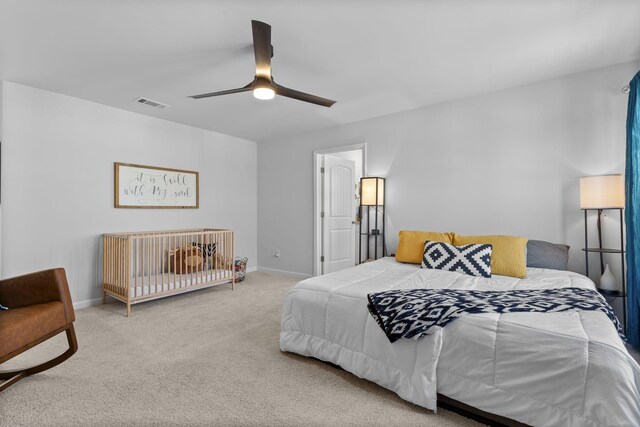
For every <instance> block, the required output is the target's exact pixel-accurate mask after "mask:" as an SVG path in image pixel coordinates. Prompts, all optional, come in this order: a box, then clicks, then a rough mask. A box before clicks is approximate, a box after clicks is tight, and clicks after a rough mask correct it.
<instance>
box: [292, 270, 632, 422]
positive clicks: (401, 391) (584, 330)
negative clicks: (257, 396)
mask: <svg viewBox="0 0 640 427" xmlns="http://www.w3.org/2000/svg"><path fill="white" fill-rule="evenodd" d="M564 287H580V288H588V289H595V285H594V284H593V282H592V281H591V280H589V279H588V278H586V277H585V276H582V275H580V274H577V273H573V272H568V271H557V270H546V269H537V268H529V269H527V277H526V278H525V279H516V278H512V277H505V276H497V275H494V276H493V277H491V278H479V277H471V276H466V275H462V274H459V273H454V272H447V271H441V270H426V269H420V267H419V266H417V265H411V264H402V263H398V262H396V261H395V260H394V259H393V258H383V259H380V260H378V261H374V262H370V263H365V264H362V265H359V266H357V267H354V268H349V269H346V270H342V271H338V272H335V273H331V274H327V275H325V276H318V277H313V278H310V279H307V280H303V281H302V282H300V283H298V284H297V285H295V286H294V287H293V288H292V289H291V290H290V291H289V293H288V294H287V297H286V299H285V302H284V305H283V311H282V323H281V332H280V348H281V350H282V351H288V352H294V353H298V354H301V355H304V356H310V357H315V358H317V359H320V360H324V361H327V362H331V363H334V364H337V365H339V366H341V367H342V368H343V369H345V370H347V371H349V372H352V373H353V374H355V375H357V376H359V377H361V378H365V379H368V380H370V381H373V382H375V383H377V384H379V385H381V386H383V387H385V388H387V389H389V390H392V391H394V392H395V393H397V394H398V395H399V396H400V397H402V398H403V399H405V400H407V401H409V402H412V403H415V404H418V405H421V406H423V407H426V408H428V409H432V410H434V411H435V410H436V409H437V407H436V405H437V393H442V394H444V395H446V396H448V397H450V398H452V399H455V400H458V401H460V402H463V403H466V404H468V405H471V406H474V407H476V408H478V409H481V410H483V411H486V412H490V413H493V414H496V415H501V416H504V417H508V418H511V419H513V420H516V421H519V422H522V423H526V424H530V425H540V426H605V425H607V426H608V425H623V426H627V425H640V392H639V390H640V366H638V364H637V363H636V362H635V360H633V358H632V357H631V356H630V355H629V353H628V352H627V350H626V348H625V346H624V343H623V341H622V340H621V338H620V337H619V335H618V333H617V331H616V329H615V327H614V326H613V323H612V322H611V320H609V319H608V318H607V317H606V315H605V314H604V313H601V312H598V311H580V312H578V311H576V312H563V313H504V314H472V315H467V316H464V317H462V318H460V319H457V320H455V321H454V322H452V323H451V324H450V325H448V326H446V327H445V328H443V329H438V330H437V331H436V332H435V333H434V334H431V335H428V336H425V337H423V338H420V339H418V340H409V339H401V340H399V341H398V342H395V343H393V344H391V343H390V342H389V340H388V339H387V337H386V336H385V334H384V332H383V331H382V330H381V329H380V327H379V326H378V325H377V323H376V322H375V320H374V319H373V318H372V317H371V315H370V314H369V312H368V310H367V299H366V296H367V294H368V293H372V292H381V291H386V290H390V289H413V288H432V289H446V288H448V289H476V290H512V289H551V288H564Z"/></svg>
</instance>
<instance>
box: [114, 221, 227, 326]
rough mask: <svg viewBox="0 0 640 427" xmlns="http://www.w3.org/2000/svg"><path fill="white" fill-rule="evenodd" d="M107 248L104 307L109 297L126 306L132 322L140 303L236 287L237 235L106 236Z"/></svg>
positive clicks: (203, 231) (189, 232) (204, 230)
mask: <svg viewBox="0 0 640 427" xmlns="http://www.w3.org/2000/svg"><path fill="white" fill-rule="evenodd" d="M102 245H103V255H102V280H103V283H102V303H103V304H104V303H105V302H106V297H107V295H109V296H111V297H113V298H115V299H117V300H119V301H122V302H124V303H126V304H127V317H129V316H130V315H131V305H132V304H137V303H139V302H144V301H150V300H154V299H157V298H163V297H166V296H170V295H175V294H180V293H183V292H189V291H193V290H197V289H203V288H208V287H211V286H215V285H219V284H223V283H231V289H234V288H235V268H234V235H233V230H227V229H215V228H200V229H189V230H172V231H152V232H133V233H131V232H129V233H114V234H104V235H103V239H102ZM214 246H215V250H212V248H213V247H214ZM211 252H214V253H211Z"/></svg>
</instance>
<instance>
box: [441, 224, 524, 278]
mask: <svg viewBox="0 0 640 427" xmlns="http://www.w3.org/2000/svg"><path fill="white" fill-rule="evenodd" d="M528 240H529V239H527V238H526V237H516V236H461V235H460V234H454V236H453V244H454V245H456V246H462V245H470V244H473V243H484V244H490V245H492V246H493V251H492V253H491V274H499V275H501V276H511V277H519V278H523V277H527V257H526V254H525V248H526V246H527V241H528Z"/></svg>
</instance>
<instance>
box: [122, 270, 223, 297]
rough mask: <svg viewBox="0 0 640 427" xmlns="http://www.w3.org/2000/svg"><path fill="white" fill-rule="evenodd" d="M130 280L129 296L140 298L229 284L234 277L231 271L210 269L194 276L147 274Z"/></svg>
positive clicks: (195, 273) (166, 273) (196, 272)
mask: <svg viewBox="0 0 640 427" xmlns="http://www.w3.org/2000/svg"><path fill="white" fill-rule="evenodd" d="M129 280H130V287H129V296H130V297H131V298H140V297H145V296H149V295H154V294H157V293H160V292H167V291H173V290H175V289H180V288H189V287H195V286H203V287H205V286H210V285H212V284H222V283H228V282H230V281H231V280H232V276H231V272H230V271H229V270H224V269H217V270H212V269H209V270H206V271H204V270H203V271H194V272H193V274H191V273H185V274H178V273H168V272H165V273H164V274H162V273H160V274H145V275H144V276H138V277H132V278H131V279H129ZM185 290H186V289H185Z"/></svg>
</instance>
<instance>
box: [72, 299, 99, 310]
mask: <svg viewBox="0 0 640 427" xmlns="http://www.w3.org/2000/svg"><path fill="white" fill-rule="evenodd" d="M99 304H102V297H100V298H93V299H86V300H84V301H77V302H74V303H73V309H74V310H78V309H81V308H87V307H91V306H92V305H99Z"/></svg>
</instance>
